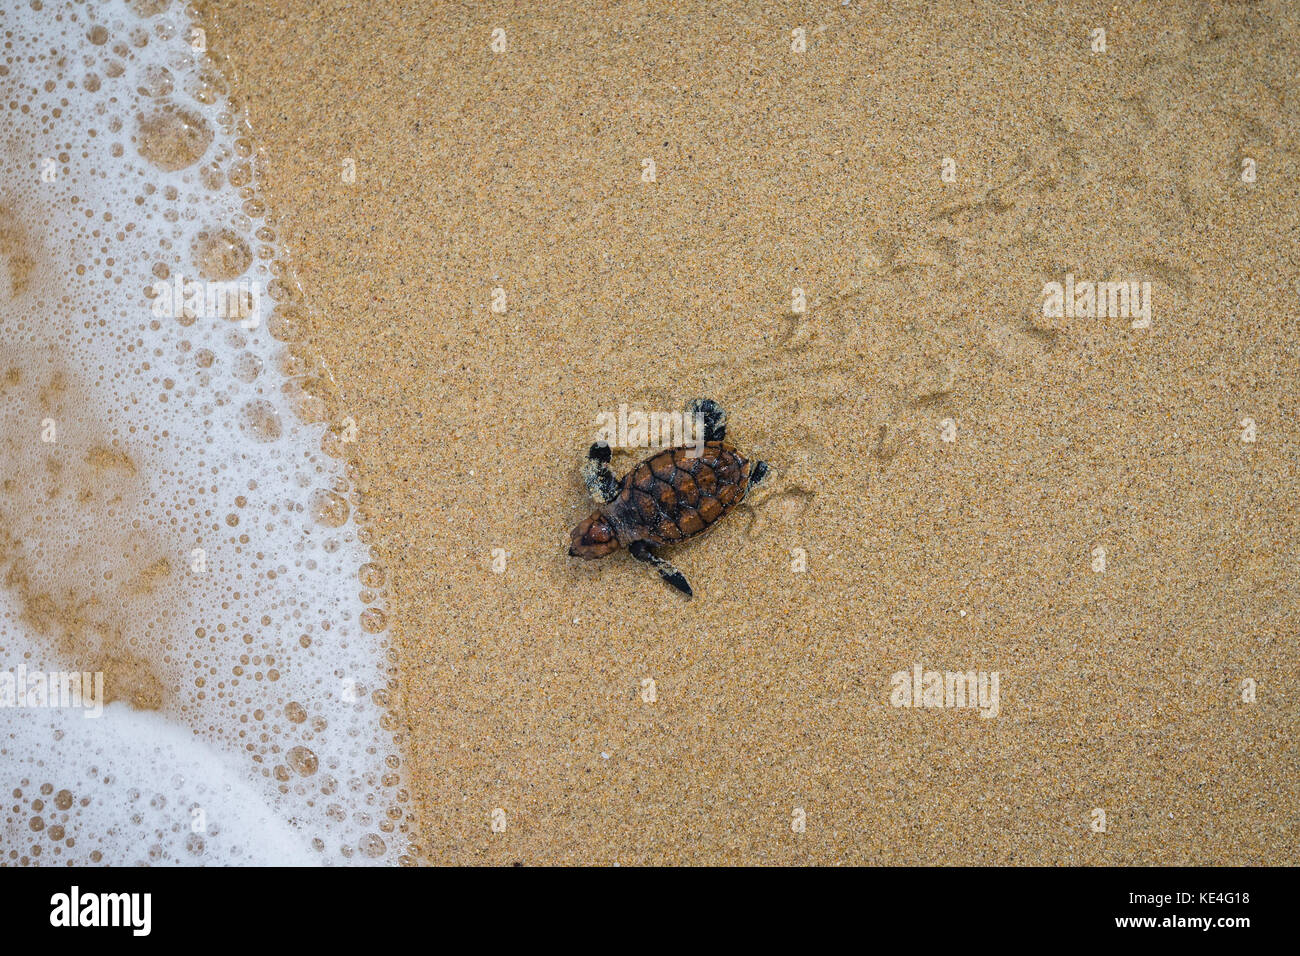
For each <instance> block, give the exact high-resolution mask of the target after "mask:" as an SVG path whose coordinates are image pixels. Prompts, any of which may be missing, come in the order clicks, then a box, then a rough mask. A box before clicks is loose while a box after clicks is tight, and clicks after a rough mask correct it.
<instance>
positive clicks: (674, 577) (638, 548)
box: [627, 541, 695, 597]
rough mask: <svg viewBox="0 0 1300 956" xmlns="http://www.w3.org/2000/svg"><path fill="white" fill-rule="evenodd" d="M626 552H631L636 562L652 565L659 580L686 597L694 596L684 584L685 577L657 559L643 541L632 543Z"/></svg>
mask: <svg viewBox="0 0 1300 956" xmlns="http://www.w3.org/2000/svg"><path fill="white" fill-rule="evenodd" d="M627 550H628V551H629V552H631V554H632V557H634V558H636V559H637V560H638V561H644V562H646V563H647V564H653V565H654V568H655V570H656V571H658V572H659V576H660V577H661V578H663V579H664V580H665V581H667V582H668V583H669V584H671V585H672V586H673V587H675V588H676V589H677V590H679V591H681V592H682V593H683V594H685V595H686V596H687V597H692V596H694V594H695V592H694V591H692V590H691V586H690V585H689V584H687V583H686V576H685V575H684V574H682V572H680V571H678V570H677V569H676V568H675V567H673V566H672V565H671V564H669V563H668V562H667V561H665V560H664V559H663V558H661V557H659V555H657V554H655V553H654V552H653V551H651V550H650V545H648V544H646V543H645V542H644V541H633V542H632V544H631V545H630V546H629V547H628V549H627Z"/></svg>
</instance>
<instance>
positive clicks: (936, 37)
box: [205, 0, 1300, 864]
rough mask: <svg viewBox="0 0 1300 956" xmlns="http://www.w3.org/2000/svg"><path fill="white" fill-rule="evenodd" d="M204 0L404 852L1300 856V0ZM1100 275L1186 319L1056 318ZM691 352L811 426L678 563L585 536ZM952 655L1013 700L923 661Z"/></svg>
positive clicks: (730, 387)
mask: <svg viewBox="0 0 1300 956" xmlns="http://www.w3.org/2000/svg"><path fill="white" fill-rule="evenodd" d="M416 6H419V7H420V8H421V9H419V12H416V11H415V7H416ZM214 7H215V8H214V9H213V8H210V9H208V11H207V12H206V15H205V16H206V21H207V22H208V23H209V24H210V29H211V34H212V43H213V45H214V48H215V49H216V50H217V51H218V52H219V53H221V54H224V55H225V56H227V57H228V58H229V59H228V61H227V64H226V69H227V70H228V71H229V72H230V73H231V74H232V75H233V77H234V79H235V85H236V89H237V91H238V94H239V96H240V98H241V99H242V102H243V104H244V106H245V107H246V109H247V112H248V115H249V119H250V122H251V124H252V127H253V130H254V131H255V134H256V136H257V140H258V144H259V163H260V166H261V173H262V176H263V179H264V182H265V185H266V189H267V194H268V198H269V201H270V204H271V206H272V208H273V209H274V210H275V212H276V215H277V216H278V219H279V229H280V234H281V236H282V238H284V239H285V240H286V241H287V242H288V244H289V245H290V247H291V249H292V251H293V254H294V257H295V265H296V269H297V274H298V279H299V281H300V282H301V285H302V290H303V294H304V296H305V300H306V302H307V303H308V304H309V305H310V307H311V311H310V317H309V319H308V320H307V321H306V322H305V323H304V327H303V328H302V329H301V330H300V335H301V338H302V341H303V343H304V344H305V345H306V346H308V347H310V348H311V349H314V350H315V351H316V352H318V353H319V354H320V356H321V357H322V358H323V359H324V361H325V362H326V363H327V365H328V368H329V369H330V371H331V372H332V374H333V376H334V379H335V381H336V383H337V387H338V396H339V400H340V401H341V403H342V404H343V405H344V406H346V408H347V409H348V411H349V413H350V414H351V415H353V416H354V417H355V420H356V422H357V424H358V434H357V439H358V440H357V441H356V443H355V444H354V445H351V446H349V450H350V453H351V454H353V455H354V456H355V471H356V475H357V478H358V481H359V483H360V484H361V486H362V487H363V488H364V500H363V501H362V502H361V504H362V512H363V514H364V515H365V516H366V517H367V518H368V520H369V522H370V529H371V534H372V543H373V548H374V551H375V555H376V560H377V561H378V562H379V563H381V564H382V565H384V566H385V567H386V568H387V569H388V570H389V572H390V588H391V593H390V605H389V606H390V612H389V635H390V637H391V639H392V641H393V643H394V646H395V647H396V648H397V659H396V660H395V662H394V663H395V665H396V667H397V672H398V679H399V682H400V688H401V693H400V694H398V695H395V704H394V706H395V707H397V708H399V711H400V712H401V713H402V714H404V716H403V717H402V718H401V720H402V721H404V726H405V733H404V737H405V745H406V754H405V758H404V759H405V767H404V776H405V778H406V781H407V785H408V786H409V787H410V793H411V807H412V811H413V813H414V817H415V824H416V826H415V830H414V839H413V845H412V847H411V848H410V853H409V859H410V860H412V861H415V862H420V863H490V864H509V863H513V862H516V861H521V862H523V863H525V864H543V863H597V864H608V863H621V864H645V863H661V864H662V863H753V864H761V863H775V864H794V863H881V864H894V863H934V864H957V863H967V864H969V863H1013V864H1041V863H1082V864H1116V863H1152V864H1174V863H1187V864H1200V863H1224V864H1259V863H1273V864H1281V863H1289V864H1295V863H1297V862H1300V856H1298V854H1297V850H1296V847H1297V846H1300V823H1298V820H1297V813H1298V810H1300V795H1298V793H1297V790H1298V786H1297V780H1298V775H1297V771H1298V770H1300V766H1298V760H1297V745H1296V738H1295V730H1296V726H1297V716H1298V708H1297V697H1296V687H1297V686H1300V684H1298V681H1300V665H1298V664H1297V654H1296V650H1295V647H1296V644H1295V640H1296V638H1295V636H1296V633H1297V629H1298V628H1300V602H1298V600H1297V596H1296V595H1297V591H1296V587H1295V581H1296V576H1297V571H1298V570H1300V545H1298V544H1297V542H1298V541H1300V538H1298V537H1297V532H1298V531H1300V528H1298V524H1300V522H1298V521H1297V510H1298V506H1297V492H1298V491H1300V475H1298V474H1297V471H1298V467H1297V465H1298V463H1300V444H1298V442H1300V433H1298V431H1300V430H1298V421H1300V420H1298V418H1297V408H1296V403H1295V399H1294V389H1295V382H1296V380H1297V373H1300V335H1298V334H1297V331H1296V329H1297V325H1296V323H1297V318H1296V310H1297V306H1296V283H1295V276H1296V267H1297V260H1296V252H1295V249H1296V245H1295V236H1296V235H1297V228H1298V227H1300V222H1298V221H1297V220H1298V219H1300V216H1298V212H1300V201H1298V200H1300V196H1298V192H1300V187H1298V186H1297V183H1300V169H1298V168H1297V163H1296V160H1295V156H1296V150H1297V146H1298V145H1300V144H1298V143H1297V133H1296V131H1297V129H1300V96H1298V95H1297V88H1296V82H1295V74H1296V67H1297V59H1298V57H1297V53H1296V51H1297V50H1300V13H1298V12H1297V11H1296V9H1295V8H1294V6H1293V5H1290V4H1287V3H1285V2H1282V0H1262V2H1258V3H1208V2H1207V3H1173V2H1168V3H1140V4H1136V5H1125V7H1124V8H1122V9H1121V8H1119V7H1112V6H1110V5H1108V4H1086V3H1029V2H1023V3H1009V4H997V5H996V6H994V5H988V6H987V8H985V9H979V10H977V7H976V6H975V5H970V4H964V3H956V2H939V3H933V4H931V3H925V4H902V5H894V4H876V3H859V2H855V3H851V4H845V5H841V4H834V5H832V4H804V5H800V4H794V5H791V4H779V5H778V4H761V5H758V4H755V5H740V4H726V5H717V4H703V3H699V4H690V3H674V4H665V5H654V6H653V7H651V6H649V5H645V4H640V3H618V4H612V5H610V6H609V12H608V13H604V14H599V15H597V14H593V13H591V12H589V11H587V10H586V9H584V8H583V7H582V6H581V5H578V4H566V3H542V4H538V5H531V6H529V8H528V12H527V13H525V12H523V8H520V9H519V10H513V9H512V10H506V9H505V8H502V9H500V10H493V11H489V10H479V9H476V8H473V7H463V6H458V5H450V4H436V5H434V4H430V5H412V4H408V3H399V2H391V0H380V2H375V3H368V4H353V3H343V2H336V0H326V2H323V3H315V2H312V3H308V2H301V0H291V2H285V3H277V4H271V5H268V4H263V3H255V2H252V0H230V2H222V3H220V4H216V5H214ZM268 7H270V9H268ZM497 27H501V28H503V29H504V30H505V38H506V49H505V51H504V52H500V53H495V52H493V50H492V49H491V44H492V40H493V37H492V33H493V30H494V29H495V28H497ZM800 27H801V28H803V30H804V31H805V33H804V37H805V42H806V50H804V51H803V52H795V51H793V50H792V49H791V47H792V42H794V40H793V37H792V32H791V31H792V30H794V29H795V28H800ZM1096 28H1104V29H1105V30H1106V50H1105V52H1104V53H1103V52H1093V50H1092V49H1091V47H1092V45H1093V44H1094V42H1095V41H1094V40H1093V39H1092V37H1091V31H1093V30H1094V29H1096ZM945 158H950V159H952V160H953V165H952V166H951V167H950V168H951V169H952V171H953V175H952V176H951V177H950V178H951V179H952V181H950V182H949V181H945V178H944V176H943V175H942V172H943V169H944V160H945ZM646 159H650V160H653V163H654V181H652V182H647V181H644V179H643V172H644V169H645V167H644V165H643V160H646ZM1247 160H1252V161H1253V168H1254V169H1255V172H1256V175H1255V177H1254V181H1253V182H1252V181H1243V175H1242V174H1243V170H1244V169H1246V168H1247V167H1248V166H1250V165H1251V164H1249V163H1247V162H1246V161H1247ZM345 161H351V163H352V164H354V168H355V181H353V182H348V181H347V179H348V176H347V172H348V170H349V168H350V167H349V164H348V163H347V162H345ZM1067 274H1068V275H1072V276H1074V277H1076V278H1077V279H1079V280H1080V281H1084V280H1087V281H1094V282H1101V281H1108V280H1115V281H1129V280H1132V281H1135V282H1138V283H1142V282H1149V283H1150V290H1151V291H1150V296H1151V298H1150V302H1151V321H1150V324H1149V327H1147V328H1133V327H1132V322H1131V321H1130V319H1128V318H1125V317H1112V316H1107V317H1088V316H1074V317H1044V314H1043V312H1044V309H1043V304H1044V285H1045V283H1050V282H1060V283H1064V282H1065V281H1066V279H1065V277H1066V276H1067ZM496 288H501V289H503V290H504V291H505V307H506V311H505V312H504V313H495V312H493V311H492V303H493V290H494V289H496ZM794 288H800V289H802V290H804V296H805V299H806V303H807V308H806V311H803V312H798V311H795V309H794V308H793V305H794V295H793V294H792V289H794ZM697 395H706V396H711V397H713V398H715V399H717V400H718V401H720V402H722V403H723V404H724V405H725V406H726V407H727V408H728V410H729V412H730V417H731V434H730V437H731V439H732V440H733V441H735V442H736V443H737V445H738V446H739V447H740V448H741V449H742V450H743V451H746V452H747V453H750V454H752V455H753V456H754V457H761V458H764V459H766V460H767V461H769V462H770V463H771V464H772V465H773V466H774V469H775V472H774V475H773V477H772V479H771V480H770V482H769V484H768V487H767V488H765V489H762V490H761V491H756V492H755V495H754V496H753V497H752V498H751V499H750V500H749V501H748V502H747V503H746V505H745V506H744V507H743V508H742V509H741V512H740V513H739V514H736V515H733V516H731V517H729V518H728V519H727V520H726V521H724V522H723V523H722V524H721V525H719V526H718V527H716V528H715V529H713V530H712V531H711V532H710V533H709V534H708V535H707V536H706V537H704V538H702V539H700V540H698V541H695V542H693V543H690V544H687V545H684V546H682V547H679V548H676V549H674V550H673V551H672V552H671V557H672V559H673V560H674V561H675V563H677V565H678V566H679V567H680V568H681V569H682V570H683V571H684V572H685V573H686V575H687V577H688V578H690V580H691V582H692V583H693V585H694V586H695V589H696V597H695V599H694V600H693V601H691V602H689V603H687V602H685V601H684V600H682V599H681V598H680V597H679V596H678V595H676V594H674V593H672V592H671V591H669V590H668V589H667V588H666V587H665V586H664V585H663V584H662V583H661V582H660V581H659V580H658V579H657V578H656V577H655V576H654V574H653V573H651V572H650V571H648V570H647V569H646V568H645V567H644V566H641V565H638V564H636V563H635V562H633V561H632V560H631V559H630V558H628V556H627V555H626V554H622V553H621V554H619V555H617V556H615V557H611V558H608V559H605V560H604V561H601V562H596V563H584V562H581V561H579V560H577V559H574V558H570V557H568V556H567V554H566V548H567V545H568V534H569V529H570V528H571V527H572V526H573V524H575V523H576V522H577V521H578V520H579V519H580V518H581V517H582V516H584V515H585V514H586V513H587V512H588V511H589V510H590V508H591V505H590V502H589V501H588V499H587V498H586V496H585V489H584V487H583V485H582V483H581V479H580V474H579V465H580V456H581V454H582V452H583V450H584V449H585V448H586V446H587V444H588V443H590V442H591V441H592V439H593V437H594V432H595V429H596V415H597V414H598V413H600V412H609V411H617V409H618V407H619V405H620V403H624V402H626V403H629V404H631V405H632V406H634V407H639V408H643V409H646V410H662V411H672V410H675V409H678V408H680V407H681V406H682V404H683V403H684V402H685V401H686V400H688V399H690V398H692V397H695V396H697ZM1246 419H1249V420H1250V421H1251V422H1253V429H1252V427H1251V425H1250V424H1243V422H1244V421H1245V420H1246ZM949 438H950V439H953V440H951V441H949V440H945V439H949ZM1246 438H1253V439H1254V440H1253V441H1249V440H1244V439H1246ZM640 456H641V453H637V452H632V453H631V454H627V455H619V456H616V460H615V467H616V470H619V471H620V473H621V471H622V470H623V468H625V467H626V466H627V464H628V463H630V462H632V461H634V460H635V459H636V458H637V457H640ZM620 466H622V467H620ZM1098 548H1103V549H1104V565H1103V564H1102V563H1101V561H1100V558H1101V557H1102V555H1101V552H1099V551H1097V549H1098ZM494 549H504V551H505V552H506V554H507V557H506V565H505V570H504V572H503V573H497V572H496V571H494V570H493V550H494ZM801 554H802V555H806V570H804V571H798V570H794V568H795V567H797V566H798V564H799V560H800V555H801ZM916 664H919V665H921V666H922V668H923V669H931V668H933V669H936V670H939V671H961V672H966V671H971V670H974V671H979V672H986V673H992V672H997V673H998V675H999V678H1000V702H999V710H998V715H997V716H996V717H990V718H985V717H981V716H980V714H979V713H978V712H977V711H976V710H975V709H971V708H937V707H934V708H908V707H895V706H892V705H891V700H890V698H891V689H892V685H891V679H892V677H893V675H894V674H895V673H897V672H900V671H910V670H911V669H912V667H913V665H916ZM647 679H649V680H652V681H653V682H654V685H653V687H654V694H653V697H654V700H653V701H652V702H650V701H647V700H646V699H645V697H646V696H650V695H649V694H648V692H647V690H646V688H647V687H648V685H646V684H644V681H646V680H647ZM1252 681H1253V682H1254V684H1253V686H1254V687H1255V692H1254V696H1253V698H1252V697H1251V694H1250V687H1251V686H1252V685H1251V684H1250V682H1252ZM497 810H500V811H501V813H500V814H496V820H497V826H496V827H495V829H496V830H498V831H500V832H494V826H493V819H494V813H495V811H497ZM1099 810H1100V811H1104V818H1103V817H1102V816H1100V815H1099V814H1098V813H1097V811H1099ZM800 811H802V815H801V813H800ZM800 820H802V821H804V823H803V827H802V832H798V831H799V829H800V827H799V825H798V824H799V821H800ZM502 822H504V829H501V823H502ZM1103 827H1104V829H1103Z"/></svg>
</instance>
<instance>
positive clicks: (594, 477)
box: [582, 441, 618, 505]
mask: <svg viewBox="0 0 1300 956" xmlns="http://www.w3.org/2000/svg"><path fill="white" fill-rule="evenodd" d="M610 456H611V452H610V450H609V445H607V444H605V443H604V442H603V441H598V442H596V443H595V444H594V445H592V446H591V447H590V448H588V449H587V460H586V461H584V462H583V463H582V480H583V483H584V484H586V486H587V493H588V494H590V495H591V498H592V500H593V501H595V502H596V504H598V505H603V504H605V503H606V502H607V501H613V500H614V498H615V497H616V496H617V495H618V479H617V478H615V477H614V472H612V471H610V469H609V459H610Z"/></svg>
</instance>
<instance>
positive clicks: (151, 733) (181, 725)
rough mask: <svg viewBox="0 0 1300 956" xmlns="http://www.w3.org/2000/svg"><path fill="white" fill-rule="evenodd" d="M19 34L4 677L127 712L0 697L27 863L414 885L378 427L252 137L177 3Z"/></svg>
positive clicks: (70, 14)
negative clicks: (364, 452) (362, 422)
mask: <svg viewBox="0 0 1300 956" xmlns="http://www.w3.org/2000/svg"><path fill="white" fill-rule="evenodd" d="M0 32H3V35H4V37H5V39H6V42H5V43H4V46H3V48H0V112H3V114H4V121H3V124H0V125H2V127H3V133H0V151H2V152H3V160H4V163H3V172H0V675H3V674H6V673H7V674H9V675H14V674H16V673H18V672H19V670H20V669H21V670H22V672H23V673H24V682H25V681H26V680H28V678H27V677H26V676H25V675H28V674H32V673H36V672H47V673H57V672H78V673H85V674H87V675H89V674H92V673H99V674H102V675H103V695H104V698H105V700H106V704H105V705H104V707H103V712H102V715H100V716H94V715H92V714H91V713H90V712H89V710H88V709H87V708H85V707H75V706H66V705H65V706H49V702H48V701H46V700H45V699H44V697H43V695H41V696H40V698H39V699H38V697H37V696H32V697H31V698H30V699H29V698H26V697H24V692H25V691H26V688H25V687H18V688H16V690H17V696H16V697H14V696H13V695H11V698H10V699H8V700H4V699H0V784H3V788H4V792H5V793H6V794H7V795H8V797H9V799H8V800H7V801H6V804H5V807H4V811H3V816H2V818H0V861H2V862H4V863H7V864H18V863H23V864H43V865H63V864H69V863H95V862H103V863H117V864H130V863H149V864H166V863H190V864H192V863H218V864H231V863H341V862H380V863H384V862H387V863H393V862H398V861H399V860H400V859H401V858H402V856H403V854H404V853H405V852H406V851H407V843H408V834H407V829H408V826H409V814H408V812H407V807H406V801H407V794H406V792H405V790H404V788H403V781H402V779H401V773H402V771H401V758H400V744H401V740H400V737H399V736H398V735H397V733H396V728H397V727H398V726H400V721H398V720H397V719H396V716H395V713H394V710H393V701H392V700H391V695H392V671H391V663H390V660H389V656H390V651H389V648H388V645H387V642H386V639H385V636H384V633H383V632H384V629H385V619H384V615H383V611H382V604H383V601H384V597H385V580H384V578H385V574H384V570H383V569H382V568H381V567H379V566H378V565H377V564H374V563H371V562H370V560H369V554H368V549H367V547H366V544H365V540H366V534H365V530H364V526H363V525H361V524H359V523H358V515H357V513H356V512H357V504H358V496H357V494H356V492H355V489H354V488H353V487H352V484H351V482H350V480H349V477H348V469H347V468H346V466H345V457H346V453H347V449H348V443H349V442H350V441H351V440H353V439H354V437H355V434H354V428H355V426H354V423H352V421H351V420H350V419H347V418H346V417H345V416H342V415H341V414H340V411H339V409H338V408H337V404H336V399H335V395H334V391H335V389H334V383H333V381H332V379H331V377H330V375H329V373H328V370H326V369H325V368H324V367H323V366H322V364H321V363H320V362H319V360H317V359H315V358H314V357H313V356H312V355H311V353H310V352H309V350H307V349H306V348H305V347H304V346H303V345H302V343H299V342H295V341H294V337H295V334H296V330H297V329H299V328H300V327H301V325H302V317H303V315H304V314H306V313H305V311H304V310H305V309H306V308H307V306H306V305H305V304H304V303H303V301H302V296H301V293H300V291H299V289H298V287H297V284H296V283H295V282H294V280H293V277H292V275H291V272H290V269H289V267H288V266H287V265H286V255H285V251H284V249H283V248H282V247H281V245H280V243H279V242H278V240H277V237H276V235H275V232H274V230H273V226H272V225H271V223H270V220H269V219H268V216H267V211H266V209H265V207H264V205H263V200H262V199H261V197H260V191H259V187H258V181H259V176H258V169H257V153H256V150H255V148H254V146H253V143H252V141H251V139H250V136H249V132H248V129H247V126H246V123H245V122H244V120H243V119H242V117H241V115H240V114H239V112H238V111H237V110H235V109H233V108H232V107H231V105H230V102H229V100H228V98H227V95H226V90H225V85H224V81H223V79H222V76H221V74H220V71H219V70H218V69H217V68H216V67H215V66H214V64H213V62H212V60H211V58H210V57H209V56H208V55H207V53H206V52H204V50H203V49H202V47H203V46H204V44H203V36H202V33H201V32H196V31H195V26H194V24H193V23H192V22H191V20H190V19H189V18H188V16H187V14H186V11H185V10H184V9H182V7H181V6H179V5H178V4H176V3H169V2H168V0H134V2H131V3H127V2H106V3H94V4H90V3H81V2H73V0H57V2H56V0H43V2H42V0H31V2H23V3H22V4H20V5H10V6H9V7H8V8H6V9H0ZM178 292H179V293H180V294H179V295H178V294H177V293H178ZM12 684H13V677H12V676H11V677H10V685H11V686H12ZM0 697H3V695H0Z"/></svg>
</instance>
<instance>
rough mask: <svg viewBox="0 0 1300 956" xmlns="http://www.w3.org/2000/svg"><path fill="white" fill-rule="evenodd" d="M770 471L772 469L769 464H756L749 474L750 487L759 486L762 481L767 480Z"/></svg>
mask: <svg viewBox="0 0 1300 956" xmlns="http://www.w3.org/2000/svg"><path fill="white" fill-rule="evenodd" d="M770 470H771V469H770V468H769V467H768V464H767V462H765V461H756V462H754V468H753V470H752V471H750V473H749V487H751V488H753V487H754V486H755V485H756V484H758V483H759V482H760V481H762V480H763V479H764V478H766V477H767V473H768V471H770Z"/></svg>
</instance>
